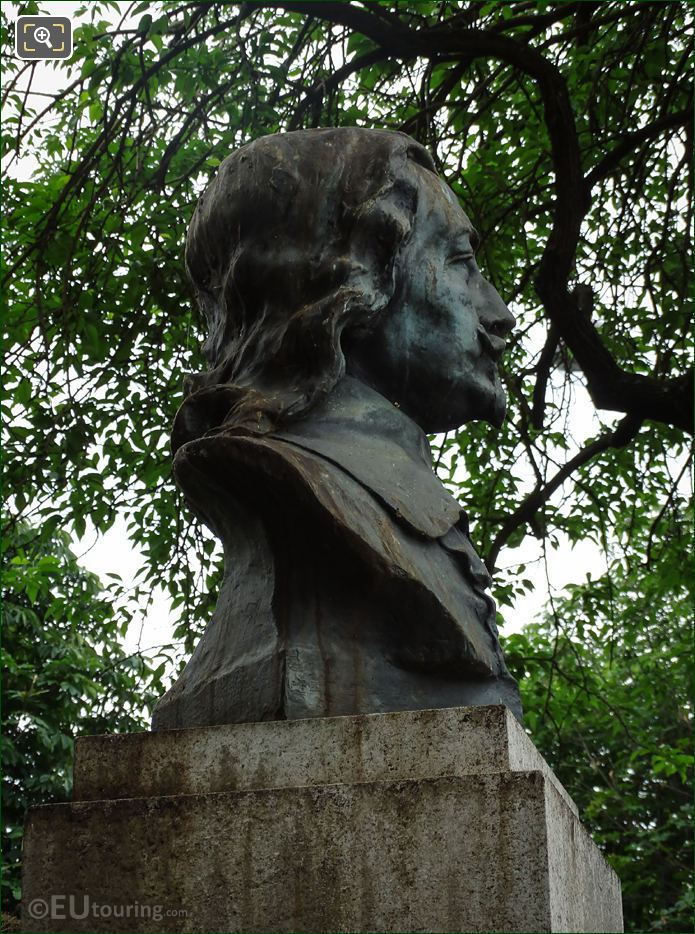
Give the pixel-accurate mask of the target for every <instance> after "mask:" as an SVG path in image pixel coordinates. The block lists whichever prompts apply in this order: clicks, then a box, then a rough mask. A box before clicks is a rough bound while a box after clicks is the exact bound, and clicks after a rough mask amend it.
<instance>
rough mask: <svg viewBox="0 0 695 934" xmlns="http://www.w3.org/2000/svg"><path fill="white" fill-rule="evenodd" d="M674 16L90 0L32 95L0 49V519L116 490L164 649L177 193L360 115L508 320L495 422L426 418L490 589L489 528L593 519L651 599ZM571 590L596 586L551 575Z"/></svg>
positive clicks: (677, 116)
mask: <svg viewBox="0 0 695 934" xmlns="http://www.w3.org/2000/svg"><path fill="white" fill-rule="evenodd" d="M10 9H12V8H11V7H10V6H9V5H7V4H6V5H4V6H3V20H2V31H3V35H2V40H3V43H4V47H5V48H7V46H8V45H9V44H10V43H11V40H12V28H11V25H12V24H11V22H10V21H9V18H8V15H9V14H8V11H9V10H10ZM36 9H37V5H36V4H35V3H15V4H14V11H16V12H25V13H28V12H33V11H35V10H36ZM692 31H693V30H692V14H691V10H690V7H689V5H688V4H687V3H684V2H666V3H660V2H646V3H640V4H626V3H622V2H618V0H607V2H602V3H593V2H550V0H532V2H526V0H518V2H514V3H494V2H466V3H459V2H448V0H437V2H433V0H418V2H415V0H401V2H363V3H357V2H355V3H350V4H347V3H334V2H321V3H314V2H290V0H281V2H275V3H273V4H269V3H258V2H256V3H243V4H237V3H221V2H211V3H200V2H190V3H187V2H174V0H168V2H160V3H132V4H118V3H113V2H92V3H90V4H88V5H86V6H85V8H84V9H83V11H82V12H81V13H80V14H78V17H77V23H76V29H75V41H74V47H75V53H74V55H73V58H72V59H71V60H70V61H68V62H67V63H61V64H58V65H56V66H55V83H54V87H53V88H51V93H50V94H49V96H48V97H45V96H40V95H35V94H33V93H32V91H33V90H35V88H33V87H32V86H31V83H30V82H31V79H32V78H33V77H35V71H34V66H33V65H32V64H31V63H22V62H20V61H17V60H14V59H12V58H11V57H10V56H9V55H7V56H6V65H7V67H6V73H5V82H4V93H5V96H6V108H7V118H6V120H5V121H4V124H3V137H2V139H3V147H4V148H3V152H4V153H5V154H6V155H7V158H8V160H9V164H10V171H11V172H12V171H13V162H12V160H13V158H16V159H20V158H21V159H25V160H27V159H29V160H34V161H35V164H36V170H35V172H34V174H33V175H32V177H31V178H29V179H27V178H25V177H21V176H19V175H18V176H17V178H13V177H8V178H7V180H6V191H7V202H6V211H5V224H6V232H5V242H6V245H7V253H6V257H7V263H6V265H7V274H6V279H5V294H6V295H7V298H8V301H9V306H10V307H9V311H8V313H7V315H6V318H5V322H4V324H5V330H6V347H7V351H8V354H7V359H6V370H5V386H6V390H7V395H6V400H5V403H4V417H5V420H6V424H7V429H6V430H7V442H6V453H5V472H6V489H7V491H8V494H9V510H10V511H9V515H10V516H11V518H12V521H13V522H15V523H16V522H19V521H22V522H27V521H30V522H31V523H32V527H33V528H34V529H35V530H36V534H37V535H39V536H40V537H41V540H42V541H43V542H44V546H45V547H48V543H50V542H51V541H52V539H53V537H54V535H55V533H56V530H57V529H58V528H61V529H63V528H65V529H69V530H71V531H72V532H73V533H75V534H77V535H78V536H80V535H81V534H82V533H83V532H84V530H85V528H86V527H87V523H89V524H90V527H94V529H95V530H96V531H97V532H98V533H103V532H105V531H106V530H107V529H109V528H110V526H111V525H112V523H113V521H114V519H115V517H116V516H117V515H118V514H125V515H126V516H127V518H128V521H129V526H130V535H131V538H132V541H133V544H134V545H135V546H137V547H138V548H140V549H141V550H142V551H143V553H144V555H145V567H144V569H143V578H142V583H143V584H150V585H155V584H162V585H163V586H164V587H165V588H166V589H167V591H168V594H169V596H170V598H171V601H172V606H173V608H174V612H175V614H176V636H177V638H181V639H184V640H186V644H187V646H188V647H190V645H191V643H192V641H193V639H194V638H195V635H196V633H197V632H199V631H200V627H201V624H202V623H203V622H204V621H205V620H206V619H207V618H209V615H210V611H211V606H210V604H211V596H210V594H211V592H213V593H214V583H215V575H216V574H217V573H218V571H219V568H218V566H217V563H216V556H215V553H214V544H213V542H212V541H211V540H210V539H209V538H204V537H202V536H201V533H200V530H199V528H198V527H197V526H196V525H195V524H194V523H192V521H191V520H190V518H189V516H188V515H187V513H186V511H185V509H184V508H183V505H182V503H181V501H180V499H179V497H178V495H177V493H176V491H175V489H174V486H173V483H172V480H171V477H170V468H169V457H168V453H167V432H168V426H169V425H170V424H171V420H172V417H173V414H174V412H175V410H176V407H177V405H178V404H179V402H180V400H181V396H182V383H183V376H184V373H185V371H187V370H189V369H191V370H196V369H199V368H200V367H201V358H200V353H199V350H198V347H199V341H200V338H201V336H202V335H201V321H200V319H199V316H198V314H197V312H196V310H195V309H194V308H192V304H191V292H190V286H189V285H188V283H187V281H186V278H185V274H184V269H183V243H184V238H185V230H186V225H187V221H188V219H189V218H190V215H191V212H192V209H193V205H194V203H195V201H196V198H197V196H198V194H199V192H200V191H201V189H202V188H203V187H204V185H205V183H206V181H207V180H208V179H209V178H210V177H211V176H212V175H213V173H214V171H215V167H216V166H217V165H218V164H219V162H220V160H221V159H222V158H224V156H225V155H226V154H227V153H228V152H229V151H230V150H232V149H234V148H236V147H237V146H239V145H241V144H243V143H245V142H247V141H249V140H250V139H253V138H255V137H257V136H259V135H262V134H265V133H271V132H276V131H281V130H287V129H294V128H298V127H307V126H318V125H324V126H325V125H355V124H357V125H364V126H379V127H387V128H392V129H401V130H404V131H406V132H408V133H410V134H412V135H413V136H415V137H416V138H417V139H419V140H420V141H421V142H423V143H424V144H425V145H426V146H427V147H428V148H429V149H430V151H431V152H432V153H433V155H434V158H435V160H436V163H437V165H438V167H439V169H440V171H441V173H442V175H443V176H444V177H445V178H446V180H447V181H448V182H449V184H450V185H451V186H452V187H453V189H454V191H455V192H456V193H457V194H458V195H459V196H460V198H461V201H462V204H463V205H464V207H465V208H466V210H467V211H468V213H469V214H470V216H471V217H472V219H473V221H474V223H475V224H476V226H477V227H478V229H479V231H480V234H481V240H482V244H481V249H480V257H481V265H482V267H483V269H484V271H485V273H486V274H487V276H488V277H489V278H490V279H491V280H492V281H493V283H494V284H495V285H496V287H497V288H498V290H499V291H500V293H501V294H502V296H503V298H504V299H505V300H506V301H507V302H508V304H510V307H511V308H512V310H513V311H514V313H515V315H516V316H517V319H518V330H517V334H516V337H515V339H514V341H513V343H512V346H511V348H510V351H509V353H508V355H507V362H506V369H505V372H504V374H503V375H504V379H505V381H506V385H507V389H508V394H509V399H510V406H509V417H508V419H507V422H506V425H505V427H504V428H503V429H502V430H501V431H499V432H493V431H492V429H489V428H488V427H486V426H478V425H475V426H466V428H465V430H462V431H460V432H459V433H457V434H452V435H450V436H447V437H445V438H443V439H439V441H438V443H439V445H440V454H441V456H440V459H439V469H440V471H441V473H442V476H443V477H444V478H445V479H446V480H447V482H449V483H450V485H451V487H452V489H454V490H455V491H456V492H457V494H458V495H459V497H460V500H461V502H462V503H463V504H464V505H465V506H466V508H467V509H468V511H469V512H470V514H471V516H472V517H473V518H474V519H475V520H476V524H475V526H474V534H475V537H476V539H477V544H478V545H479V547H480V549H481V552H482V553H483V554H484V555H485V556H486V559H487V562H488V564H489V566H490V567H491V568H493V567H498V573H497V577H496V584H495V588H496V597H497V599H498V603H499V605H500V607H501V611H502V614H503V615H504V616H505V617H506V618H508V619H509V618H513V614H514V605H515V601H517V599H518V597H519V596H520V595H522V594H523V593H524V592H525V591H527V590H528V589H529V588H530V587H531V586H532V585H531V584H530V582H529V580H528V575H527V571H526V568H525V560H523V559H521V558H520V557H519V556H518V553H517V552H516V551H515V549H516V548H517V547H518V546H519V545H521V543H522V542H525V543H526V544H528V542H529V540H533V539H535V540H537V542H538V543H539V547H540V548H541V549H542V550H545V549H547V548H553V547H556V546H557V545H558V544H559V543H560V542H562V541H569V542H570V543H580V542H585V541H587V540H589V541H593V542H595V543H596V546H597V547H598V548H600V549H602V550H603V551H604V552H605V554H606V556H607V560H608V561H609V563H610V564H611V566H614V563H615V562H616V561H622V562H623V566H624V567H628V565H629V574H628V573H627V571H626V572H625V574H623V575H622V576H621V577H620V578H617V577H616V580H615V582H614V586H615V587H616V588H618V587H620V586H622V585H623V584H625V583H626V582H627V581H629V585H630V587H631V588H633V589H634V593H636V594H648V593H649V594H652V595H653V598H654V602H655V604H657V603H659V601H668V600H669V599H673V598H672V597H670V596H669V595H670V594H672V593H673V592H674V591H675V590H676V589H677V587H678V583H679V579H680V577H681V576H682V574H683V573H684V568H683V557H682V551H676V552H673V553H672V558H673V564H672V565H670V566H668V567H667V566H666V565H665V564H664V563H663V562H659V561H658V560H657V559H656V558H655V555H657V554H658V553H660V550H661V549H662V548H663V547H664V543H665V542H667V541H668V540H669V535H670V534H671V532H670V530H671V523H672V520H673V517H674V516H682V515H683V514H684V510H685V509H686V506H685V499H686V498H687V489H686V482H685V479H684V478H685V476H686V472H687V459H688V455H689V452H690V438H689V433H690V432H691V430H692V414H691V412H692V399H691V390H692V373H691V372H690V371H689V366H690V347H689V343H688V322H689V320H690V310H689V302H688V296H689V294H690V292H689V288H688V283H689V249H688V240H689V237H688V235H689V231H690V227H691V222H692V173H691V171H690V167H691V166H692V164H693V132H692V127H693V118H692V109H693V108H692V103H693V98H692V87H691V82H690V77H689V73H690V68H691V48H692ZM27 82H29V85H27ZM43 93H44V94H45V92H43ZM481 451H485V452H486V454H485V464H486V470H485V471H484V472H482V473H481V471H480V462H481V453H480V452H481ZM191 554H194V555H195V556H196V559H197V561H198V562H199V566H198V567H196V565H195V562H192V561H191V560H189V557H190V555H191ZM626 575H627V576H626ZM584 592H586V593H587V594H592V593H596V594H599V593H601V594H603V596H606V594H607V593H608V591H599V590H596V589H595V587H594V585H592V586H587V588H581V589H580V591H577V594H575V596H571V597H569V598H568V599H570V600H571V599H577V600H580V599H581V598H580V594H581V593H584ZM587 599H588V597H587ZM611 599H613V600H615V594H613V596H612V597H611ZM663 605H666V603H663ZM673 605H674V606H677V607H678V612H674V613H672V614H671V615H670V616H669V618H668V619H666V618H664V620H663V627H664V633H666V632H669V633H670V640H671V642H672V643H674V644H675V643H679V642H680V640H682V638H683V635H682V633H683V626H684V623H683V618H684V617H683V612H682V605H681V604H680V603H677V602H674V604H673ZM604 610H605V607H604ZM616 619H618V618H617V617H616ZM618 624H619V620H618V621H617V622H616V627H617V626H618ZM660 625H661V623H660ZM548 633H549V630H547V628H545V629H544V628H542V627H541V628H540V629H538V630H537V631H530V633H529V635H528V639H530V640H535V641H534V645H538V646H540V641H539V640H542V639H543V638H548ZM567 638H568V639H569V640H570V641H569V642H568V643H567V646H568V647H567V649H566V651H567V652H569V651H570V649H569V645H570V643H571V644H572V645H575V644H577V645H581V646H584V647H585V648H586V651H584V650H583V649H582V651H579V649H578V650H577V651H578V652H579V655H580V662H579V661H578V665H579V664H580V663H581V664H580V667H581V668H582V670H583V669H584V668H586V669H587V670H588V671H593V668H592V665H593V664H594V663H595V664H596V665H597V666H599V667H598V668H597V669H596V670H597V671H599V672H602V671H603V669H602V668H601V665H602V664H603V662H602V661H601V659H600V658H597V659H596V660H594V658H593V653H592V652H589V649H588V645H589V643H586V642H585V641H582V640H583V639H584V637H583V636H582V635H581V634H576V633H572V634H571V637H570V636H568V637H567ZM660 638H661V636H660ZM577 640H578V642H577ZM664 640H665V642H667V641H668V638H666V636H665V635H664ZM563 644H564V643H563ZM637 664H638V662H637V661H636V662H635V665H637ZM644 665H645V671H648V670H650V669H649V666H648V664H647V662H646V661H645V663H644ZM543 671H546V673H547V668H546V669H543ZM542 674H543V672H542V671H541V670H540V669H539V670H538V672H537V675H536V676H534V677H535V678H536V681H535V682H534V683H536V682H538V681H539V679H540V678H541V676H542ZM597 677H598V675H597ZM601 677H602V678H603V674H601ZM553 684H554V685H555V687H557V684H558V682H557V681H556V679H553V683H552V684H551V688H552V687H553ZM659 687H660V688H661V692H662V694H661V695H660V696H663V699H664V703H665V702H666V700H667V699H668V698H667V695H668V686H667V685H665V684H661V683H660V682H657V684H655V686H654V690H655V691H657V690H658V689H659ZM610 688H611V690H613V689H615V690H617V689H618V684H617V682H614V681H613V680H611V681H610ZM529 690H530V689H529ZM541 693H542V692H541ZM543 696H545V695H543ZM563 698H564V699H565V701H566V702H567V703H569V699H570V698H569V695H568V694H567V693H566V692H565V693H564V694H563V693H561V692H560V693H558V694H557V697H556V698H555V700H554V703H556V704H560V703H562V699H563ZM655 701H656V698H655ZM589 713H590V707H587V708H586V716H587V717H589ZM529 715H530V716H531V717H533V715H534V714H533V710H531V712H530V714H529ZM626 716H627V717H628V721H627V722H629V721H630V718H631V717H632V716H633V714H632V713H630V712H629V711H628V712H627V713H626ZM634 716H637V713H635V714H634ZM646 728H647V727H646V726H645V729H646ZM652 728H653V729H656V726H655V725H654V726H653V727H652ZM539 735H545V734H539ZM652 736H654V734H653V733H652ZM609 740H610V735H609V734H608V735H607V739H606V742H608V741H609ZM656 742H657V740H656V739H653V740H652V747H654V746H655V744H656ZM652 747H650V748H652ZM554 761H555V760H554ZM651 761H652V766H654V760H653V759H652V760H651ZM568 785H569V786H570V790H572V791H574V788H573V784H572V782H571V781H568ZM596 826H597V827H598V819H597V820H596ZM664 897H666V894H664ZM651 904H652V908H650V909H649V910H654V911H656V908H655V907H654V905H655V904H656V903H655V902H654V903H651ZM669 904H670V903H669ZM662 907H664V906H662ZM645 911H646V909H645ZM646 917H647V916H646V914H645V913H642V914H640V913H639V912H637V913H636V914H635V915H634V916H633V921H632V922H631V923H634V924H642V923H643V921H642V920H637V919H638V918H639V919H644V918H646ZM644 923H645V924H646V923H647V922H646V921H644ZM649 923H652V922H651V921H649Z"/></svg>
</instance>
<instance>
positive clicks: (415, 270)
mask: <svg viewBox="0 0 695 934" xmlns="http://www.w3.org/2000/svg"><path fill="white" fill-rule="evenodd" d="M411 171H413V172H416V173H417V174H418V179H419V184H418V187H419V195H418V207H417V212H416V215H415V222H414V227H413V232H412V235H411V237H410V239H409V241H408V243H407V244H406V246H405V247H404V249H403V251H402V253H401V256H400V257H399V259H398V261H397V269H398V275H399V287H398V288H397V291H396V296H395V297H394V300H393V301H392V302H391V304H390V305H389V307H388V308H387V309H386V310H385V311H384V312H382V314H381V315H380V316H379V318H378V319H377V321H376V323H375V326H374V327H373V328H372V329H371V330H370V331H369V332H368V333H365V334H359V335H353V336H352V337H347V336H346V338H345V339H344V344H343V346H344V350H345V357H346V363H347V372H348V373H350V374H351V375H354V376H356V377H358V378H359V379H361V380H362V381H363V382H366V383H368V384H369V385H371V386H372V387H373V388H374V389H376V390H377V391H378V392H380V393H381V394H382V395H384V396H385V397H386V398H387V399H389V400H390V401H391V402H392V403H393V404H394V405H396V406H397V407H399V408H400V409H401V410H402V411H403V412H405V413H406V414H407V415H409V416H410V417H411V418H412V419H413V420H414V421H416V422H417V423H418V424H419V425H420V427H421V428H422V429H423V430H424V431H426V432H438V431H449V430H450V429H453V428H457V427H458V426H459V425H462V424H464V423H465V422H468V421H472V420H474V419H483V420H485V421H488V422H490V423H491V424H493V425H497V426H499V425H501V423H502V421H503V419H504V413H505V407H506V403H505V395H504V391H503V388H502V385H501V382H500V379H499V375H498V373H497V361H498V360H499V358H500V356H501V354H502V352H503V351H504V348H505V340H504V337H505V335H507V334H508V333H509V332H510V331H511V330H512V328H513V326H514V324H515V320H514V317H513V315H512V314H511V312H510V311H509V310H508V308H507V306H506V305H505V304H504V302H503V301H502V299H501V298H500V296H499V295H498V293H497V291H496V290H495V289H494V288H493V286H491V285H490V283H489V282H487V281H486V280H485V279H484V278H483V276H482V275H481V273H480V270H479V269H478V266H477V264H476V261H475V255H474V253H475V245H476V240H477V235H476V234H475V231H474V229H473V227H472V225H471V222H470V221H469V219H468V217H467V216H466V215H465V213H464V212H463V211H462V209H461V207H460V205H459V203H458V200H457V199H456V196H455V195H454V194H453V192H452V191H451V189H450V188H448V186H447V185H445V184H444V183H443V182H442V181H441V179H439V178H437V177H436V176H435V175H433V174H432V173H431V172H428V171H426V170H425V169H422V168H421V167H420V166H417V165H413V166H412V168H411Z"/></svg>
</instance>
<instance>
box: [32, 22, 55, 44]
mask: <svg viewBox="0 0 695 934" xmlns="http://www.w3.org/2000/svg"><path fill="white" fill-rule="evenodd" d="M34 39H35V40H36V41H37V42H42V43H43V44H44V45H45V46H48V48H49V49H52V48H53V46H52V45H51V33H50V31H49V30H48V29H47V28H46V27H45V26H37V27H36V29H35V30H34Z"/></svg>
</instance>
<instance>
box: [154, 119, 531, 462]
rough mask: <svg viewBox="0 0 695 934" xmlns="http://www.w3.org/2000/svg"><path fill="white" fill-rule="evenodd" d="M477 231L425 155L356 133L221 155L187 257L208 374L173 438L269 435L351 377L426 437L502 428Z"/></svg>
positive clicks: (196, 381) (199, 380)
mask: <svg viewBox="0 0 695 934" xmlns="http://www.w3.org/2000/svg"><path fill="white" fill-rule="evenodd" d="M476 241H477V235H476V233H475V231H474V229H473V227H472V226H471V223H470V221H469V220H468V218H467V217H466V215H465V214H464V212H463V211H462V210H461V208H460V206H459V204H458V201H457V199H456V197H455V196H454V194H453V193H452V192H451V190H450V189H449V188H448V187H447V186H446V185H445V184H444V183H443V182H442V181H441V179H440V178H439V177H438V176H437V174H436V172H435V168H434V164H433V162H432V159H431V157H430V156H429V154H428V153H427V151H426V150H425V149H424V148H423V147H422V146H420V145H419V144H418V143H416V142H415V141H414V140H412V139H411V138H410V137H408V136H406V135H404V134H402V133H395V132H388V131H382V130H367V129H361V128H357V127H349V128H348V127H346V128H335V129H321V130H303V131H298V132H294V133H286V134H278V135H275V136H267V137H263V138H261V139H258V140H255V141H254V142H252V143H250V144H248V145H247V146H244V147H243V148H241V149H239V150H237V151H236V152H234V153H232V155H230V156H229V157H228V158H227V159H225V160H224V162H223V163H222V164H221V166H220V169H219V172H218V174H217V176H216V178H215V179H214V180H213V182H212V183H211V184H210V185H209V186H208V188H207V189H206V191H205V192H204V194H203V195H202V197H201V199H200V201H199V203H198V206H197V207H196V210H195V213H194V215H193V220H192V223H191V226H190V230H189V234H188V241H187V246H186V264H187V268H188V272H189V274H190V276H191V279H192V281H193V284H194V287H195V291H196V296H197V299H198V302H199V304H200V307H201V309H202V311H203V313H204V315H205V317H206V319H207V324H208V338H207V340H206V342H205V344H204V346H203V352H204V355H205V357H206V359H207V360H208V363H209V365H210V369H209V370H208V371H207V372H205V373H202V374H200V375H197V376H195V377H193V378H192V380H191V384H190V388H191V390H192V395H191V396H190V397H189V399H188V400H187V402H186V403H184V406H182V408H181V410H180V412H179V414H178V416H177V419H176V423H175V426H174V432H173V437H172V441H173V444H174V447H175V448H176V447H178V446H179V445H180V444H182V443H184V442H185V441H188V440H192V439H193V438H196V437H200V436H201V435H202V434H204V433H205V432H206V431H209V430H211V429H214V428H218V427H220V426H222V425H223V424H224V426H225V429H227V430H232V429H234V428H235V427H237V428H240V429H243V430H245V431H254V432H259V433H263V432H267V431H271V430H272V429H273V428H274V427H276V426H278V425H280V424H282V423H283V422H287V421H290V420H293V419H296V418H299V417H302V416H304V415H306V414H308V413H309V411H310V410H311V408H312V407H313V406H314V405H315V404H316V403H317V402H318V401H320V400H321V399H322V398H324V397H325V396H326V395H327V394H328V393H330V391H331V390H332V389H333V388H334V387H335V385H336V384H337V383H338V381H339V380H340V379H341V378H342V377H343V376H344V375H345V374H346V373H347V374H350V375H352V376H355V377H356V378H358V379H360V380H362V381H363V382H365V383H366V384H368V385H370V386H371V387H372V388H374V389H376V390H377V391H378V392H380V393H381V394H382V395H383V396H385V397H386V398H387V399H389V400H390V401H391V402H392V403H393V404H394V405H396V406H397V407H399V408H400V409H401V410H402V411H403V412H405V413H406V414H407V415H409V416H410V417H411V418H413V419H414V420H415V421H416V422H418V424H419V425H420V426H421V428H422V429H423V430H425V431H428V432H433V431H443V430H448V429H449V428H454V427H458V426H459V425H461V424H463V423H464V422H466V421H470V420H472V419H475V418H482V419H486V420H488V421H490V422H492V423H494V424H499V423H500V422H501V420H502V418H503V416H504V406H505V403H504V393H503V391H502V387H501V384H500V381H499V376H498V374H497V369H496V361H497V359H498V358H499V356H500V354H501V352H502V350H503V349H504V345H505V342H504V335H505V334H506V333H508V331H509V330H510V329H511V327H512V325H513V323H514V319H513V317H512V316H511V314H510V313H509V311H508V310H507V309H506V306H505V305H504V303H503V302H502V300H501V299H500V297H499V296H498V294H497V292H496V291H495V290H494V288H493V287H492V286H491V285H490V284H489V283H487V282H486V281H485V280H484V279H483V277H482V276H481V274H480V272H479V270H478V268H477V266H476V264H475V255H474V254H475V246H476Z"/></svg>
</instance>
